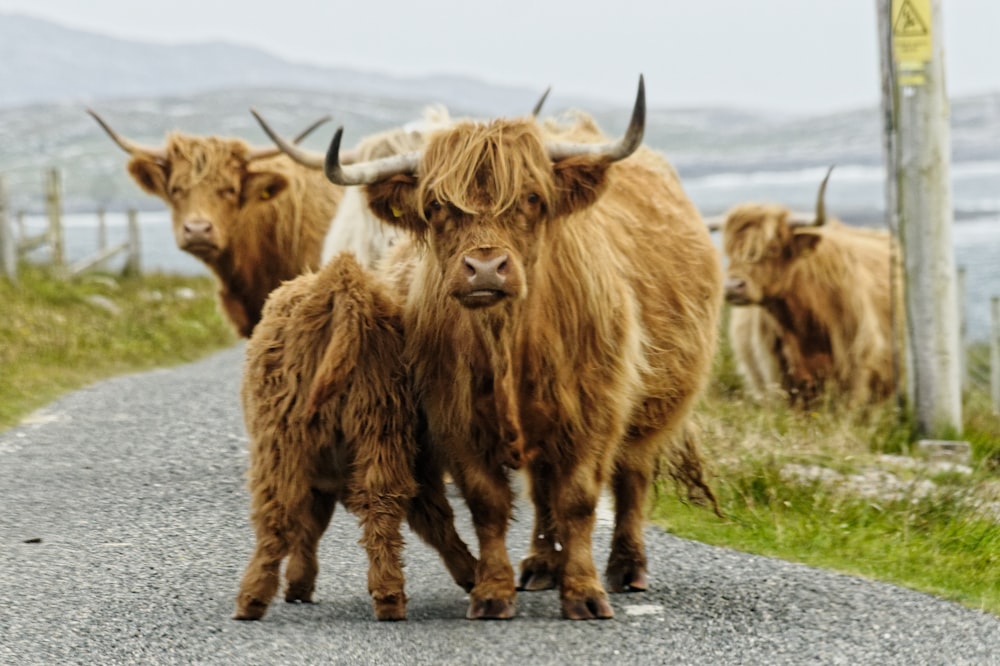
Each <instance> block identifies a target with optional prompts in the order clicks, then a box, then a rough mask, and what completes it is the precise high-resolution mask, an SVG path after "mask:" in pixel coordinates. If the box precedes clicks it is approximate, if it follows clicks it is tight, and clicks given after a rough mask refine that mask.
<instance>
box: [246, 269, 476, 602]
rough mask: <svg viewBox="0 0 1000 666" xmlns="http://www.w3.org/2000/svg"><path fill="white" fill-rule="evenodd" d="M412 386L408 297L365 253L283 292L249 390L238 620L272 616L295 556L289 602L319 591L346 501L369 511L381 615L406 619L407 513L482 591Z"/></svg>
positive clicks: (270, 308)
mask: <svg viewBox="0 0 1000 666" xmlns="http://www.w3.org/2000/svg"><path fill="white" fill-rule="evenodd" d="M412 391H413V389H412V384H411V381H410V376H409V372H408V370H407V368H406V366H405V364H404V361H403V331H402V315H401V312H400V309H399V306H398V304H397V303H396V301H395V300H394V297H393V296H392V294H391V293H390V292H388V291H387V289H386V288H385V287H383V286H382V285H381V284H379V283H378V282H377V281H376V280H374V279H373V278H372V277H371V276H370V275H368V274H367V273H366V272H365V271H364V270H363V269H362V268H361V266H360V265H359V264H358V262H357V260H356V259H355V258H354V256H353V255H351V254H349V253H343V254H341V255H338V256H337V257H335V258H334V259H333V260H332V261H330V262H329V263H328V264H327V265H326V266H325V267H324V268H323V269H322V270H321V271H319V272H318V273H307V274H305V275H302V276H300V277H298V278H296V279H295V280H292V281H290V282H286V283H285V284H283V285H282V286H281V287H279V288H278V289H277V290H275V291H274V292H273V293H272V294H271V296H270V298H269V299H268V300H267V303H266V305H265V307H264V313H263V318H262V319H261V322H260V324H259V325H258V326H257V328H256V330H255V331H254V333H253V336H252V337H251V338H250V341H249V342H248V343H247V350H246V361H245V367H244V374H243V381H242V386H241V398H242V405H243V413H244V419H245V422H246V428H247V432H248V434H249V437H250V470H249V474H248V477H249V488H250V494H251V521H252V523H253V526H254V530H255V533H256V537H257V538H256V548H255V550H254V553H253V555H252V557H251V559H250V563H249V564H248V566H247V569H246V572H245V574H244V576H243V580H242V582H241V584H240V592H239V595H238V596H237V601H236V613H235V617H236V618H237V619H241V620H256V619H259V618H261V617H263V615H264V613H265V612H266V611H267V607H268V604H269V603H270V601H271V598H272V597H273V596H274V595H275V593H276V592H277V589H278V578H279V568H280V565H281V562H282V560H283V559H285V558H286V557H288V565H287V567H286V572H285V573H286V578H287V581H288V585H287V588H286V592H285V600H286V601H290V602H293V601H302V602H308V601H311V600H312V595H313V591H314V588H315V582H316V574H317V571H318V567H319V565H318V562H317V559H316V550H317V546H318V543H319V540H320V538H321V537H322V535H323V532H324V531H325V530H326V527H327V525H328V524H329V521H330V518H331V516H332V514H333V510H334V507H335V505H336V504H337V503H338V502H339V503H341V504H343V505H344V506H345V507H346V508H347V509H348V510H349V511H351V512H352V513H354V514H355V515H357V516H358V518H359V522H360V524H361V527H362V531H363V536H362V538H361V543H362V545H363V546H364V547H365V550H366V551H367V553H368V560H369V570H368V589H369V592H370V594H371V596H372V601H373V604H374V608H375V615H376V617H378V619H380V620H401V619H405V617H406V595H405V593H404V589H403V585H404V578H403V569H402V566H403V563H402V548H403V538H402V536H401V533H400V526H401V523H402V521H403V519H404V518H408V519H409V522H410V525H411V526H412V527H413V529H414V531H415V532H416V533H417V534H418V535H419V536H420V537H421V538H422V539H424V540H425V541H427V542H428V543H430V544H431V545H432V546H434V547H435V548H436V549H437V550H438V551H439V552H440V553H441V556H442V558H443V559H444V561H445V565H446V566H447V568H448V570H449V571H450V572H451V574H452V576H453V577H454V579H455V581H456V582H457V583H458V584H459V585H461V586H462V587H463V588H465V589H471V587H472V583H473V579H474V572H475V564H476V561H475V558H474V557H473V556H472V555H471V554H470V553H469V551H468V548H467V547H466V545H465V543H463V542H462V540H461V538H460V537H459V536H458V534H457V532H456V531H455V528H454V516H453V514H452V511H451V507H450V505H449V504H448V501H447V499H446V498H445V495H444V487H443V484H442V481H441V474H440V469H439V468H437V467H434V466H431V465H430V464H429V462H428V456H427V454H426V452H423V451H421V449H420V448H419V447H418V443H417V437H418V434H417V433H418V416H417V410H416V407H415V405H414V402H413V397H412Z"/></svg>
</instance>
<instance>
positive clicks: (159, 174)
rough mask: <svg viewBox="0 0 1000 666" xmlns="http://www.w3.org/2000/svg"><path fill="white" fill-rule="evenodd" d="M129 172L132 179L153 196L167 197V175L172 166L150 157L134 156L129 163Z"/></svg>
mask: <svg viewBox="0 0 1000 666" xmlns="http://www.w3.org/2000/svg"><path fill="white" fill-rule="evenodd" d="M128 172H129V175H131V176H132V179H133V180H135V182H137V183H138V184H139V187H141V188H142V189H144V190H145V191H146V192H148V193H149V194H152V195H153V196H157V197H160V198H161V199H164V200H166V199H167V177H168V176H169V172H170V166H169V165H168V164H164V163H162V162H158V161H156V160H152V159H149V158H148V157H133V158H132V159H131V160H129V163H128Z"/></svg>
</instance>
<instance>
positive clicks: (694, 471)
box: [658, 416, 725, 518]
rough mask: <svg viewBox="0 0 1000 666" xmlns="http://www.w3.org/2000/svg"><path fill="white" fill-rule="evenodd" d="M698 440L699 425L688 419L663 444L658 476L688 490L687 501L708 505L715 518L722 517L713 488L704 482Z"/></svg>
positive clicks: (703, 461) (702, 459)
mask: <svg viewBox="0 0 1000 666" xmlns="http://www.w3.org/2000/svg"><path fill="white" fill-rule="evenodd" d="M700 439H701V437H700V433H699V429H698V426H697V425H696V424H695V423H694V422H693V421H692V420H691V417H690V416H688V418H687V419H686V420H685V422H684V425H683V427H681V428H680V429H679V430H678V431H677V432H676V433H674V435H673V436H672V437H671V438H670V441H669V442H666V445H665V446H664V450H663V455H662V457H661V465H660V469H659V471H658V475H662V474H663V473H664V472H665V473H666V474H667V475H668V476H669V477H670V478H671V479H673V480H674V482H675V483H676V484H677V485H678V486H682V487H683V488H684V489H685V490H686V491H687V498H688V501H690V502H692V503H694V504H700V505H702V506H710V507H711V508H712V510H713V511H714V512H715V515H717V516H719V517H720V518H725V516H724V515H723V514H722V509H721V508H719V501H718V500H717V499H716V497H715V493H714V492H713V491H712V487H711V486H709V485H708V481H706V479H705V460H704V458H703V457H702V455H701V446H700V445H699V444H698V442H699V440H700Z"/></svg>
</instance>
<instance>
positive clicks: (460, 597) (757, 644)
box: [0, 346, 1000, 666]
mask: <svg viewBox="0 0 1000 666" xmlns="http://www.w3.org/2000/svg"><path fill="white" fill-rule="evenodd" d="M242 358H243V350H242V347H241V346H238V347H235V348H233V349H230V350H227V351H224V352H222V353H219V354H216V355H214V356H211V357H210V358H208V359H206V360H204V361H201V362H198V363H194V364H190V365H186V366H181V367H179V368H174V369H169V370H157V371H153V372H149V373H143V374H138V375H129V376H124V377H119V378H116V379H112V380H109V381H104V382H100V383H98V384H95V385H93V386H90V387H88V388H85V389H82V390H80V391H77V392H74V393H72V394H69V395H67V396H65V397H64V398H62V399H60V400H58V401H56V402H54V403H52V404H51V405H49V406H48V407H46V408H45V409H43V410H40V411H39V412H37V413H36V414H34V415H32V417H31V418H30V419H29V420H28V421H26V422H25V423H24V424H22V425H20V426H18V427H16V428H14V429H12V430H9V431H7V432H4V433H0V664H11V665H14V664H17V665H21V664H507V665H511V666H512V665H515V664H601V665H611V664H720V665H726V664H768V665H778V664H852V665H853V664H878V665H881V666H885V665H890V664H901V665H903V664H905V665H906V666H915V665H918V664H947V665H950V666H954V665H958V664H977V665H979V664H1000V618H997V617H995V616H992V615H988V614H985V613H982V612H978V611H975V610H970V609H967V608H963V607H961V606H958V605H956V604H953V603H950V602H945V601H942V600H939V599H937V598H934V597H932V596H929V595H925V594H921V593H917V592H912V591H908V590H904V589H901V588H898V587H895V586H891V585H885V584H881V583H876V582H872V581H868V580H864V579H859V578H854V577H849V576H843V575H837V574H833V573H829V572H825V571H821V570H817V569H812V568H808V567H804V566H800V565H794V564H789V563H786V562H782V561H779V560H774V559H769V558H764V557H756V556H751V555H745V554H742V553H737V552H734V551H730V550H726V549H721V548H715V547H710V546H705V545H702V544H699V543H696V542H692V541H686V540H683V539H679V538H676V537H674V536H671V535H669V534H666V533H664V532H662V531H661V530H659V529H656V528H653V527H649V528H648V529H647V538H648V541H647V546H648V555H649V561H650V566H649V570H650V583H651V589H650V590H649V591H648V592H644V593H638V594H626V595H613V596H612V606H613V607H614V610H615V618H614V619H613V620H607V621H593V622H571V621H567V620H563V619H561V618H560V614H559V602H558V598H557V595H556V592H554V591H547V592H536V593H522V594H521V595H520V596H519V598H518V615H517V617H516V618H515V619H513V620H511V621H478V622H474V621H469V620H466V619H465V617H464V616H465V609H466V604H467V597H466V595H465V593H464V592H463V591H462V590H461V589H459V588H458V587H457V586H455V585H454V584H453V583H452V582H451V579H450V578H449V577H448V575H447V574H446V572H445V571H444V568H443V566H442V565H441V564H440V561H439V560H438V558H437V555H436V554H435V553H434V552H433V551H431V550H430V549H429V548H427V547H426V546H425V545H424V544H423V543H421V542H420V541H419V540H418V539H417V538H416V537H414V536H413V535H410V534H407V544H408V546H407V550H406V562H407V565H406V575H407V593H408V595H409V597H410V603H409V608H408V612H409V619H408V621H406V622H400V623H379V622H377V621H376V620H375V619H374V615H373V613H372V609H371V604H370V601H369V599H368V595H367V593H366V560H365V556H364V553H363V551H362V549H361V547H360V545H358V543H357V540H358V537H359V534H360V533H359V529H358V527H357V522H356V519H355V518H354V517H353V516H351V515H350V514H348V513H346V512H345V511H344V510H343V508H342V507H340V508H338V509H337V512H336V514H335V516H334V520H333V523H332V524H331V526H330V529H329V531H328V532H327V534H326V536H325V538H324V540H323V542H322V546H321V555H320V562H321V570H320V574H319V579H318V581H317V592H316V598H317V603H316V604H311V605H293V604H286V603H284V602H283V601H281V600H280V599H276V600H275V602H274V603H273V604H272V606H271V608H270V611H269V612H268V614H267V616H266V617H265V618H264V620H263V621H261V622H236V621H234V620H231V619H230V615H231V614H232V612H233V599H234V596H235V594H236V589H237V585H238V582H239V578H240V575H241V574H242V571H243V567H244V566H245V564H246V561H247V558H248V556H249V554H250V551H251V547H252V543H253V539H252V533H251V530H250V526H249V522H248V519H247V513H248V507H249V501H248V496H247V493H246V490H245V486H244V470H245V467H246V460H247V457H246V436H245V432H244V429H243V423H242V419H241V415H240V409H239V403H238V399H237V387H238V384H239V375H240V371H241V364H242ZM453 503H455V504H456V506H455V508H456V513H457V515H458V516H459V522H460V525H459V530H460V532H461V533H462V534H463V536H464V537H465V538H466V539H467V540H468V541H470V544H472V545H473V551H474V552H475V543H474V540H473V538H472V533H471V529H470V527H469V523H468V512H467V510H466V508H465V506H464V504H462V503H461V500H459V499H457V498H453ZM530 524H531V515H530V511H529V509H528V508H527V505H526V504H522V505H521V506H520V507H519V510H518V520H517V521H516V522H515V523H514V524H513V526H512V529H511V535H510V539H509V547H510V551H511V557H512V560H513V561H515V562H516V561H517V560H519V559H520V557H521V556H522V555H523V553H524V547H525V545H526V543H527V540H528V531H529V529H530ZM609 538H610V524H609V522H608V521H607V519H606V518H605V517H604V514H603V513H602V517H601V519H600V520H599V525H598V529H597V531H596V535H595V544H594V550H595V555H596V556H597V558H598V568H599V569H603V564H604V559H605V558H606V557H607V552H608V541H609Z"/></svg>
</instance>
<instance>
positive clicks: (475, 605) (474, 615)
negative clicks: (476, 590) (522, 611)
mask: <svg viewBox="0 0 1000 666" xmlns="http://www.w3.org/2000/svg"><path fill="white" fill-rule="evenodd" d="M515 612H516V611H515V607H514V600H513V599H473V600H472V601H470V602H469V611H468V612H467V613H466V614H465V617H467V618H468V619H470V620H509V619H511V618H512V617H514V614H515Z"/></svg>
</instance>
